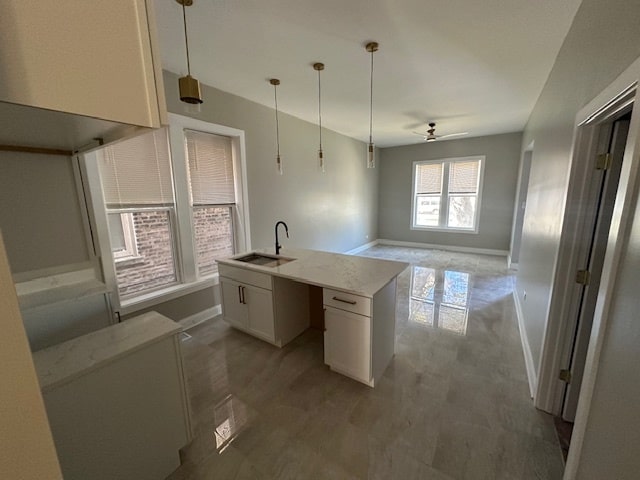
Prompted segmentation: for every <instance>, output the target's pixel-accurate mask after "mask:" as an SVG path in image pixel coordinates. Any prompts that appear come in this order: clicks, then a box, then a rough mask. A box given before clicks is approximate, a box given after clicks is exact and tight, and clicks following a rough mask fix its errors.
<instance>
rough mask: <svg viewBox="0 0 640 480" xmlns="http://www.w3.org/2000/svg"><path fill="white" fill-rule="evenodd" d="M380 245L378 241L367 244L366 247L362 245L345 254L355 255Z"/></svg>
mask: <svg viewBox="0 0 640 480" xmlns="http://www.w3.org/2000/svg"><path fill="white" fill-rule="evenodd" d="M376 245H378V240H374V241H373V242H369V243H365V244H364V245H360V246H359V247H356V248H352V249H351V250H348V251H346V252H344V254H345V255H355V254H356V253H360V252H364V251H365V250H367V249H368V248H371V247H375V246H376Z"/></svg>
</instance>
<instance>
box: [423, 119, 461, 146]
mask: <svg viewBox="0 0 640 480" xmlns="http://www.w3.org/2000/svg"><path fill="white" fill-rule="evenodd" d="M435 132H436V123H435V122H431V123H429V130H427V133H420V132H412V133H414V134H416V135H420V136H421V137H424V140H425V141H426V142H434V141H436V140H438V139H439V138H447V137H455V136H458V135H468V134H469V132H460V133H449V134H447V135H436V133H435Z"/></svg>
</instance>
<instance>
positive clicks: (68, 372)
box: [33, 312, 182, 392]
mask: <svg viewBox="0 0 640 480" xmlns="http://www.w3.org/2000/svg"><path fill="white" fill-rule="evenodd" d="M181 330H182V327H181V326H180V325H179V324H178V323H176V322H174V321H173V320H170V319H168V318H167V317H165V316H164V315H160V314H159V313H157V312H148V313H144V314H142V315H139V316H137V317H134V318H131V319H129V320H125V321H124V322H122V323H118V324H116V325H112V326H110V327H107V328H103V329H101V330H97V331H95V332H91V333H89V334H87V335H83V336H81V337H78V338H74V339H72V340H68V341H66V342H64V343H60V344H58V345H53V346H51V347H48V348H45V349H43V350H39V351H37V352H34V354H33V361H34V364H35V367H36V372H37V374H38V379H39V380H40V389H41V390H42V392H46V391H48V390H51V389H53V388H56V387H58V386H60V385H62V384H65V383H67V382H70V381H71V380H73V379H75V378H77V377H80V376H82V375H86V374H87V373H89V372H91V371H92V370H95V369H96V368H99V367H101V366H102V365H105V364H107V363H110V362H113V361H115V360H117V359H118V358H120V357H122V356H125V355H127V354H130V353H132V352H133V351H136V350H139V349H141V348H143V347H144V346H146V345H148V344H151V343H154V342H157V341H159V340H161V339H163V338H165V337H168V336H170V335H174V334H176V333H178V332H180V331H181Z"/></svg>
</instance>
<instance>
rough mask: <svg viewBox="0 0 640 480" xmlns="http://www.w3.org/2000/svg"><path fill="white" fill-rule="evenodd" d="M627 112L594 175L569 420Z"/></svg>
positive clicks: (566, 407) (566, 410) (567, 401)
mask: <svg viewBox="0 0 640 480" xmlns="http://www.w3.org/2000/svg"><path fill="white" fill-rule="evenodd" d="M629 119H630V114H627V115H625V116H623V117H622V118H620V119H618V120H616V121H615V122H614V123H613V125H612V128H606V129H604V130H603V131H604V132H607V142H606V143H607V149H606V150H607V151H608V152H609V158H610V165H609V167H608V168H606V169H604V170H602V171H601V172H599V173H597V174H596V175H594V182H595V187H596V190H595V193H596V196H595V204H594V208H593V210H592V215H593V216H592V218H591V221H590V222H586V225H587V226H586V229H585V238H584V242H585V243H584V256H583V265H584V266H583V267H582V268H584V269H585V270H587V271H588V272H589V280H588V284H587V285H584V286H583V287H582V288H581V291H580V293H579V295H580V300H579V306H578V311H577V322H576V327H575V330H574V336H573V338H574V340H573V349H572V352H571V358H570V363H569V366H568V370H569V371H570V372H571V378H570V381H569V383H567V385H566V389H565V396H564V404H563V409H562V418H563V419H564V420H566V421H569V422H573V421H574V420H575V416H576V410H577V406H578V398H579V396H580V387H581V385H582V377H583V374H584V367H585V362H586V357H587V348H588V345H589V338H590V335H591V327H592V324H593V315H594V312H595V307H596V302H597V299H598V290H599V287H600V277H601V275H602V267H603V263H604V256H605V251H606V247H607V239H608V236H609V227H610V225H611V217H612V215H613V207H614V204H615V198H616V192H617V189H618V181H619V180H620V169H621V168H622V159H623V156H624V148H625V144H626V141H627V134H628V132H629V123H630V122H629Z"/></svg>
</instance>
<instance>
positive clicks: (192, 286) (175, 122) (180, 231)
mask: <svg viewBox="0 0 640 480" xmlns="http://www.w3.org/2000/svg"><path fill="white" fill-rule="evenodd" d="M185 129H190V130H199V131H202V132H206V133H213V134H216V135H224V136H228V137H231V139H232V154H233V168H234V182H235V192H236V204H235V206H233V207H232V208H231V211H232V215H233V220H232V221H233V228H234V247H235V249H236V251H237V252H243V251H248V250H250V249H251V241H250V239H251V232H250V228H249V199H248V193H247V189H246V185H247V168H246V148H245V136H244V131H242V130H238V129H235V128H231V127H226V126H223V125H216V124H212V123H207V122H204V121H202V120H197V119H194V118H190V117H184V116H182V115H176V114H173V113H169V148H170V155H171V164H172V171H173V182H174V192H175V198H174V201H175V204H174V205H175V206H174V208H172V212H171V213H172V218H171V223H172V234H174V235H175V239H176V241H175V242H174V248H175V261H176V274H177V277H178V282H177V284H176V285H172V286H169V287H166V288H161V289H158V290H155V291H151V292H148V293H144V294H141V295H136V296H132V297H127V298H126V299H125V298H120V296H119V295H118V287H117V281H116V273H115V261H116V258H115V256H114V254H113V252H112V251H111V242H110V238H109V231H108V224H107V216H106V215H107V212H106V209H105V204H104V197H103V194H102V185H101V183H100V175H99V172H98V164H97V155H98V153H97V150H100V149H101V148H98V149H95V150H91V151H87V152H84V153H83V154H82V155H81V156H80V158H81V161H80V175H81V177H82V180H83V182H86V186H88V188H86V191H87V192H88V197H87V201H88V204H89V209H88V210H89V217H90V224H91V226H92V229H93V232H94V233H93V234H92V239H93V244H94V251H95V252H96V255H97V256H98V257H99V258H100V260H101V263H102V267H103V272H104V276H105V282H106V283H107V285H108V286H109V287H110V290H111V291H112V292H113V295H112V299H113V306H114V310H116V311H118V312H119V313H120V314H121V315H128V314H130V313H133V312H136V311H138V310H142V309H145V308H149V307H152V306H154V305H157V304H159V303H163V302H166V301H169V300H171V299H174V298H178V297H180V296H182V295H186V294H188V293H191V292H195V291H198V290H201V289H203V288H207V287H211V286H214V285H217V284H218V283H219V275H218V274H217V273H214V274H211V275H208V276H206V277H199V276H198V272H197V263H196V262H197V258H196V249H195V238H194V236H193V217H192V206H191V200H190V194H189V172H188V166H187V162H186V142H185V139H184V130H185Z"/></svg>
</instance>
